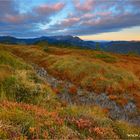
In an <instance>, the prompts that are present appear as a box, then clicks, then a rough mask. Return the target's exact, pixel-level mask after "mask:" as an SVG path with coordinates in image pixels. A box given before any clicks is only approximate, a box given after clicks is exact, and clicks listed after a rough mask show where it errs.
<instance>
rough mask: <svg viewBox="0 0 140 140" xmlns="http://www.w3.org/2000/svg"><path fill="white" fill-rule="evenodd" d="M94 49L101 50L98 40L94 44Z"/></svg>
mask: <svg viewBox="0 0 140 140" xmlns="http://www.w3.org/2000/svg"><path fill="white" fill-rule="evenodd" d="M95 50H96V51H100V50H101V48H100V43H99V42H96V44H95Z"/></svg>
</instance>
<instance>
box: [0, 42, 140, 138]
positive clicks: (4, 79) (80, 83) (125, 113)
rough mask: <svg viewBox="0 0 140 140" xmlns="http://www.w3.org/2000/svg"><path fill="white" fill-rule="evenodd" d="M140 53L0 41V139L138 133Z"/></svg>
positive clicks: (132, 135)
mask: <svg viewBox="0 0 140 140" xmlns="http://www.w3.org/2000/svg"><path fill="white" fill-rule="evenodd" d="M139 63H140V57H139V56H131V55H121V54H113V53H107V52H103V51H95V50H84V49H78V48H71V47H67V48H65V47H63V48H59V47H56V46H55V45H54V46H53V45H51V46H49V45H48V46H46V45H44V44H38V45H8V44H7V45H6V44H0V139H9V138H13V139H102V138H103V139H133V138H135V139H139V137H140V102H139V101H140V65H139Z"/></svg>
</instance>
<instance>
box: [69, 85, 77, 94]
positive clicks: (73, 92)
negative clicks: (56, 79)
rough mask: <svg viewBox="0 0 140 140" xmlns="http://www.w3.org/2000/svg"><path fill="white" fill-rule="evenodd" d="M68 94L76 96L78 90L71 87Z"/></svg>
mask: <svg viewBox="0 0 140 140" xmlns="http://www.w3.org/2000/svg"><path fill="white" fill-rule="evenodd" d="M68 92H69V93H70V94H76V93H77V88H76V86H71V87H69V90H68Z"/></svg>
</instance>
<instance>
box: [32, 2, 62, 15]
mask: <svg viewBox="0 0 140 140" xmlns="http://www.w3.org/2000/svg"><path fill="white" fill-rule="evenodd" d="M63 8H64V3H60V2H59V3H56V4H54V5H48V4H42V5H40V6H38V7H35V8H34V9H33V11H35V12H36V13H37V14H39V15H42V14H45V15H49V14H52V13H54V12H58V11H60V10H62V9H63Z"/></svg>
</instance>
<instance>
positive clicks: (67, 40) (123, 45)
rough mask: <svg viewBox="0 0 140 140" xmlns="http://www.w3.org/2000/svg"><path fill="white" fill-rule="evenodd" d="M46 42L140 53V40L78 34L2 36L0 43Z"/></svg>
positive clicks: (30, 43) (28, 43) (116, 51)
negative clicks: (88, 37) (97, 38)
mask: <svg viewBox="0 0 140 140" xmlns="http://www.w3.org/2000/svg"><path fill="white" fill-rule="evenodd" d="M42 41H43V42H46V43H48V44H50V45H56V46H64V47H65V46H70V47H80V48H84V49H99V50H104V51H108V52H114V53H122V54H126V53H136V54H140V41H85V40H82V39H80V38H79V37H77V36H70V35H67V36H42V37H38V38H26V39H23V38H16V37H12V36H0V43H4V44H27V45H32V44H37V43H39V42H42Z"/></svg>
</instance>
